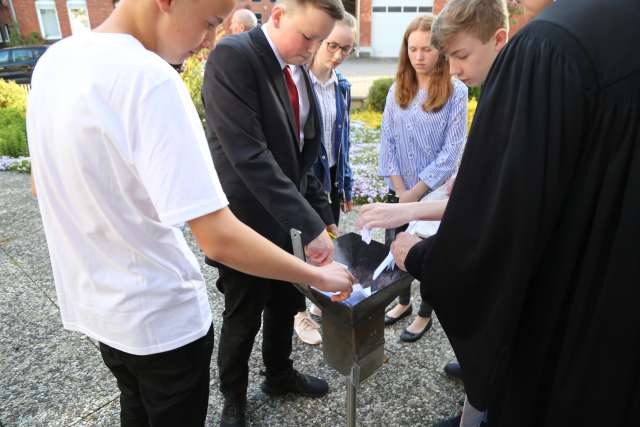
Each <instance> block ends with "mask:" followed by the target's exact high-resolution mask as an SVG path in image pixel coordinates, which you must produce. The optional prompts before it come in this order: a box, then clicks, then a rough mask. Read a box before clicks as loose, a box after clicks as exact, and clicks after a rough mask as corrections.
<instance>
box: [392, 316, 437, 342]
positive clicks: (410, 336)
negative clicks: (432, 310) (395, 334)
mask: <svg viewBox="0 0 640 427" xmlns="http://www.w3.org/2000/svg"><path fill="white" fill-rule="evenodd" d="M432 324H433V319H432V318H430V319H429V321H428V322H427V326H425V327H424V329H423V330H421V331H420V332H418V333H417V334H414V333H413V332H409V331H408V330H407V329H406V328H405V329H404V331H402V333H401V334H400V341H404V342H414V341H418V340H419V339H420V338H422V336H423V335H424V334H425V333H426V332H427V331H428V330H429V329H431V325H432Z"/></svg>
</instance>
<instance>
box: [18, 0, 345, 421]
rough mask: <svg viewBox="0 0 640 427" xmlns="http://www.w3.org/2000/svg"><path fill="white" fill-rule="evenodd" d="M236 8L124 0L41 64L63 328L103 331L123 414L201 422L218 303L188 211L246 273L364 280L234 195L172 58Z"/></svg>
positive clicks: (37, 123) (43, 204) (42, 196)
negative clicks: (255, 215)
mask: <svg viewBox="0 0 640 427" xmlns="http://www.w3.org/2000/svg"><path fill="white" fill-rule="evenodd" d="M232 7H233V2H232V1H228V0H216V1H212V0H189V1H182V0H175V1H174V0H122V1H121V3H120V5H119V7H118V8H116V9H115V11H114V12H113V13H112V14H111V16H110V17H109V18H108V19H107V20H106V21H105V22H104V23H103V24H102V25H101V26H99V27H98V28H97V29H95V30H94V31H93V32H91V33H89V34H84V35H81V36H72V37H69V38H66V39H64V40H62V41H60V42H58V43H56V44H55V45H54V46H52V47H51V48H50V49H49V50H48V51H47V53H46V54H45V55H44V56H43V57H42V58H41V61H40V62H39V63H38V66H37V67H36V70H35V72H34V75H33V81H32V90H31V94H30V99H29V109H28V112H27V130H28V134H29V146H30V152H31V156H32V162H33V171H34V183H35V188H37V190H38V202H39V205H40V211H41V214H42V221H43V225H44V231H45V235H46V238H47V243H48V247H49V253H50V257H51V265H52V269H53V276H54V280H55V285H56V291H57V296H58V302H59V306H60V311H61V315H62V321H63V325H64V327H65V328H66V329H69V330H74V331H79V332H81V333H84V334H86V335H88V336H90V337H91V338H93V339H96V340H98V341H99V342H100V351H101V354H102V357H103V360H104V362H105V364H106V365H107V366H108V367H109V369H110V370H111V372H112V373H113V375H114V376H115V378H116V380H117V384H118V388H119V389H120V392H121V394H120V406H121V415H120V420H121V424H122V425H124V426H138V425H152V426H177V425H180V426H202V425H203V424H204V421H205V417H206V412H207V405H208V396H209V371H210V359H211V352H212V349H213V326H212V316H211V309H210V307H209V301H208V297H207V292H206V287H205V283H204V280H203V277H202V274H201V272H200V269H199V266H198V263H197V261H196V259H195V256H194V254H193V253H192V252H191V251H190V249H189V247H188V245H187V242H186V240H185V238H184V236H183V234H182V232H181V230H180V225H181V224H183V223H185V222H186V223H188V224H189V226H190V227H191V231H192V232H193V235H194V236H195V238H196V240H197V243H198V245H199V246H200V248H202V250H203V251H204V252H205V253H206V254H207V255H208V256H209V257H211V258H213V259H216V260H218V261H219V262H221V263H225V264H228V265H231V266H233V267H234V268H237V269H238V270H241V271H245V272H247V273H252V274H257V275H261V276H265V277H270V278H274V279H275V278H278V279H281V280H287V281H292V282H304V281H309V282H311V283H316V284H317V285H318V286H321V287H324V288H336V289H338V290H347V289H349V288H350V282H351V281H352V280H353V279H352V278H351V277H350V275H349V273H348V272H346V271H344V269H342V268H341V267H339V266H334V265H328V266H327V267H325V268H317V267H312V266H309V265H307V264H305V263H303V262H301V261H300V260H298V259H296V258H295V257H293V256H291V255H289V254H287V253H285V252H284V251H282V250H281V249H279V248H277V247H276V246H275V245H273V244H272V243H270V242H269V241H268V240H266V239H264V238H263V237H261V236H259V235H258V234H257V233H255V232H253V231H251V229H249V228H248V227H246V226H245V225H243V224H242V223H241V222H240V221H238V219H237V218H236V217H235V216H234V215H233V214H232V213H231V212H230V210H229V209H228V207H227V204H228V202H227V198H226V196H225V194H224V192H223V191H222V189H221V186H220V182H219V179H218V175H217V173H216V171H215V169H214V167H213V164H212V162H211V160H210V157H209V154H208V150H207V146H206V138H205V135H204V132H203V129H202V126H201V122H200V120H199V118H198V116H197V113H196V111H195V108H194V106H193V103H192V102H191V99H190V97H189V94H188V92H187V90H186V87H185V86H184V84H183V83H182V81H181V79H180V77H179V75H178V74H177V73H176V72H175V71H174V70H173V68H171V66H170V65H169V63H181V62H182V61H184V60H185V59H186V58H187V57H188V56H189V55H191V54H192V53H193V52H195V51H197V50H199V49H200V48H201V47H203V46H204V45H207V44H208V43H209V40H211V38H212V37H211V36H212V35H213V32H214V31H215V28H216V26H217V25H218V24H219V23H220V22H221V20H222V19H223V18H224V17H225V16H226V14H227V13H229V11H230V10H231V8H232ZM35 188H34V190H35ZM248 252H251V257H247V256H246V254H247V253H248Z"/></svg>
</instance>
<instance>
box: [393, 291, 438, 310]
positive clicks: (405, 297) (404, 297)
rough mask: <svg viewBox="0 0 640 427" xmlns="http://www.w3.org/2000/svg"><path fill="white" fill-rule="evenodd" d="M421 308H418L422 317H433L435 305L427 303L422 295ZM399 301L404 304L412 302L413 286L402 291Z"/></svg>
mask: <svg viewBox="0 0 640 427" xmlns="http://www.w3.org/2000/svg"><path fill="white" fill-rule="evenodd" d="M420 298H421V301H420V310H418V316H420V317H431V314H432V313H433V307H431V306H430V305H429V304H427V303H426V302H425V300H424V298H422V297H420ZM398 302H399V303H400V304H402V305H409V304H411V286H409V287H408V288H407V290H406V291H402V293H401V294H400V295H399V296H398Z"/></svg>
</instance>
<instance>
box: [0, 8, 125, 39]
mask: <svg viewBox="0 0 640 427" xmlns="http://www.w3.org/2000/svg"><path fill="white" fill-rule="evenodd" d="M113 8H114V1H113V0H0V29H2V30H3V31H1V32H2V36H3V37H2V40H3V41H5V42H6V41H7V40H6V37H7V36H8V31H7V30H8V27H9V25H10V24H11V23H16V24H17V26H18V29H19V31H20V34H21V35H22V36H23V37H29V36H30V35H31V34H33V33H35V34H38V35H39V36H40V37H41V38H42V39H44V40H45V41H46V42H54V41H56V40H59V39H61V38H63V37H67V36H70V35H71V34H76V33H81V32H83V31H89V30H91V29H92V28H95V27H97V26H98V25H100V24H101V23H102V22H103V21H104V20H105V19H106V18H107V17H108V16H109V14H110V13H111V11H113Z"/></svg>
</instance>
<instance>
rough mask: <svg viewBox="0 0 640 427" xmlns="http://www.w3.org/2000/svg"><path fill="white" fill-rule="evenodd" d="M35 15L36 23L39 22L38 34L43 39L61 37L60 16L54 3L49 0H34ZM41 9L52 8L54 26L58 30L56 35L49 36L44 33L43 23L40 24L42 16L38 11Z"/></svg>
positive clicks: (58, 38)
mask: <svg viewBox="0 0 640 427" xmlns="http://www.w3.org/2000/svg"><path fill="white" fill-rule="evenodd" d="M35 4H36V15H38V23H39V24H40V34H41V35H42V38H43V39H45V40H60V39H61V38H62V29H61V28H60V18H59V17H58V9H57V8H56V3H55V2H54V1H51V0H36V2H35ZM43 9H48V10H53V12H54V13H55V14H56V26H57V30H58V35H57V36H49V37H47V36H46V35H45V33H46V32H45V31H44V25H43V24H42V16H41V14H40V11H41V10H43Z"/></svg>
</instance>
